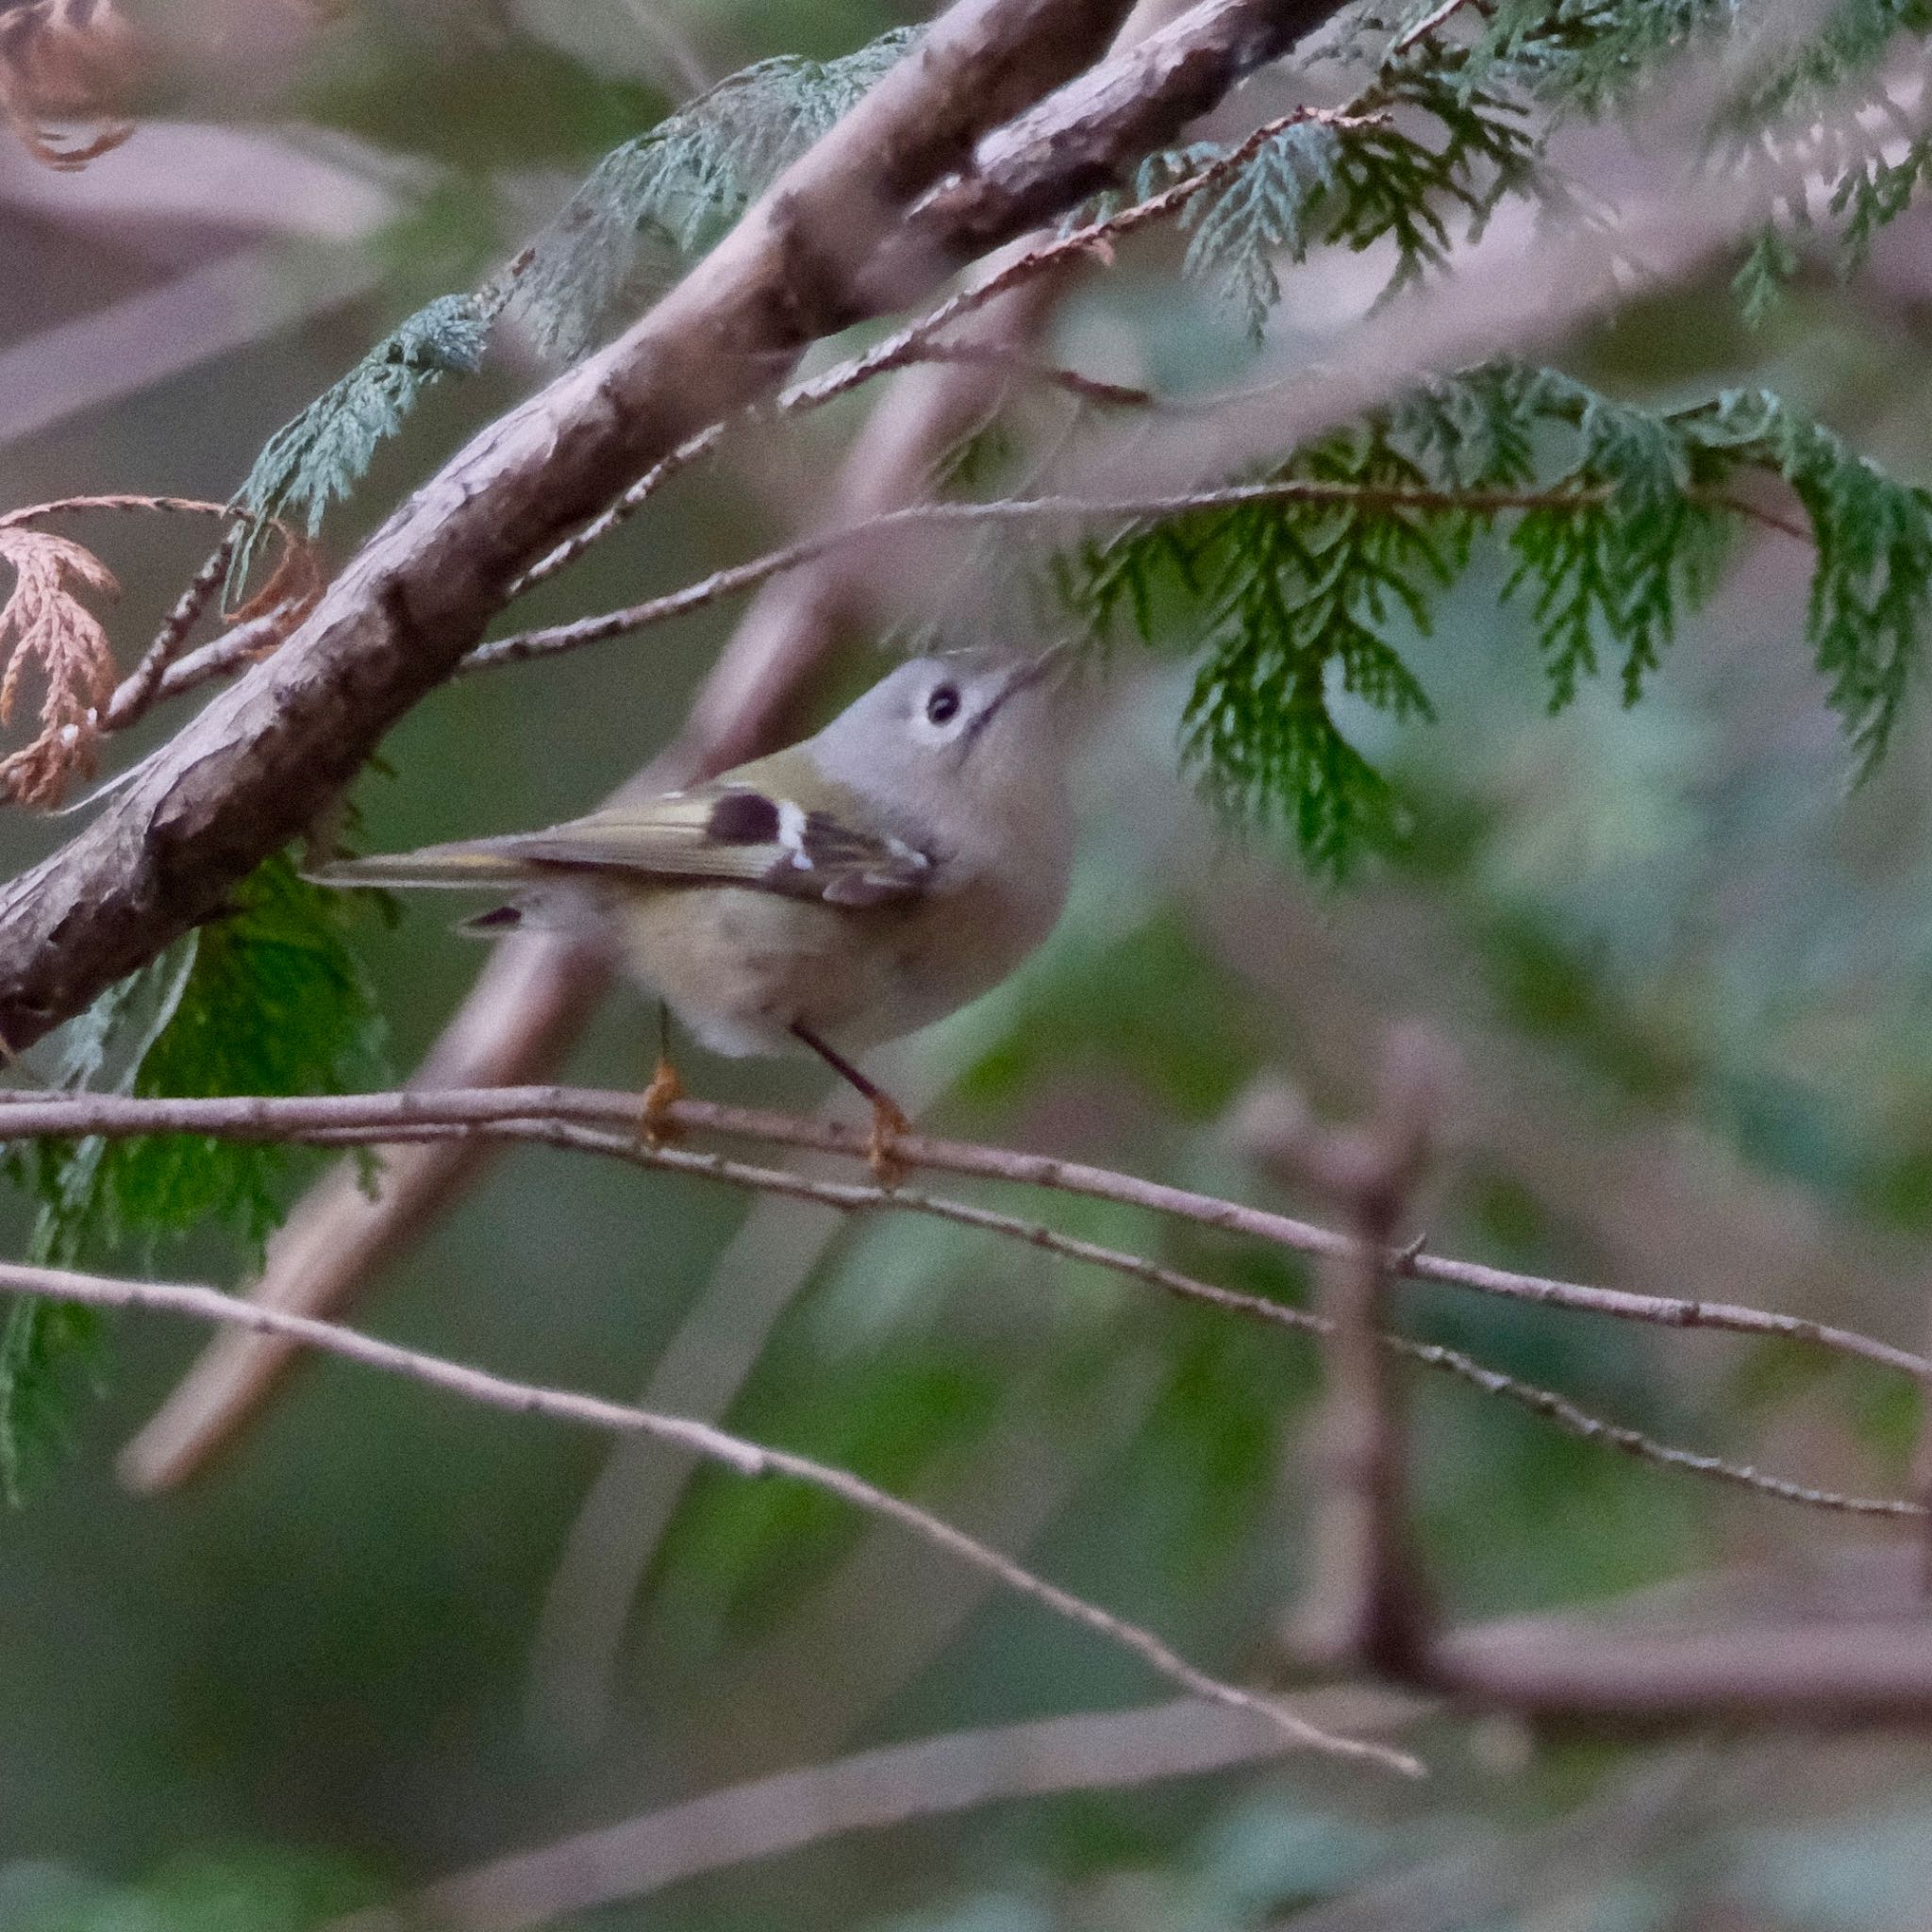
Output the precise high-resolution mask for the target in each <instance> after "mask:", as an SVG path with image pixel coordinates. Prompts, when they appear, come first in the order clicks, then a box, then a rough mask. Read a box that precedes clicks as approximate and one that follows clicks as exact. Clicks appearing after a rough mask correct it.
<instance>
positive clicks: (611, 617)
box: [459, 458, 1811, 672]
mask: <svg viewBox="0 0 1932 1932" xmlns="http://www.w3.org/2000/svg"><path fill="white" fill-rule="evenodd" d="M670 460H671V458H666V461H667V462H669V461H670ZM645 480H646V481H647V482H648V481H650V480H651V479H650V478H648V477H647V478H646V479H645ZM1609 493H1610V491H1609V487H1608V486H1607V485H1605V486H1593V487H1585V488H1576V487H1573V486H1565V485H1559V486H1557V487H1555V488H1551V489H1541V490H1538V489H1523V490H1448V489H1432V488H1427V487H1424V486H1420V485H1418V486H1394V485H1389V486H1384V485H1379V484H1377V485H1364V484H1358V483H1344V482H1330V481H1327V480H1325V479H1317V478H1311V477H1299V476H1294V477H1282V478H1277V479H1275V480H1274V481H1271V482H1262V483H1236V484H1229V485H1227V486H1225V487H1224V488H1220V489H1212V490H1194V491H1183V492H1180V493H1177V494H1171V495H1163V496H1141V497H1131V496H1129V497H1080V496H1022V497H1002V498H994V499H992V500H991V501H987V502H967V503H959V502H941V503H920V504H908V505H907V506H906V507H905V508H902V509H896V510H888V511H886V512H885V513H883V514H882V515H879V516H875V517H873V518H871V519H869V520H868V521H866V522H864V523H858V524H849V525H841V527H839V528H837V529H833V530H825V531H822V532H820V533H818V534H816V535H814V536H810V537H807V538H804V539H802V540H800V541H798V542H795V543H787V544H784V545H782V546H780V547H779V548H778V549H775V550H769V551H767V552H766V553H765V554H764V555H763V556H762V557H754V558H749V559H748V560H747V561H745V562H743V563H736V564H731V565H728V566H727V567H726V568H725V569H724V570H719V571H713V572H712V573H711V575H709V576H708V577H703V578H701V579H700V580H699V581H698V582H696V583H694V584H687V585H686V586H685V587H684V588H683V589H682V590H679V591H667V592H666V593H665V594H664V595H663V596H661V597H652V598H648V599H646V600H645V601H644V602H643V603H641V604H632V605H628V606H626V607H625V608H624V609H622V610H611V611H607V612H604V613H602V614H600V615H598V616H595V617H582V618H577V619H575V621H573V622H572V623H569V624H558V625H546V626H545V627H544V628H542V629H541V630H526V631H519V632H517V633H515V634H514V635H513V636H510V637H507V638H498V639H496V640H494V641H491V642H490V643H487V644H479V645H477V646H476V648H475V650H473V651H471V652H470V653H469V654H468V655H467V656H466V657H465V658H463V660H462V663H461V665H460V667H459V668H460V669H461V670H463V671H465V672H472V671H487V670H490V669H492V668H494V667H495V666H497V665H500V664H517V663H523V662H525V661H526V660H527V659H529V658H545V657H551V656H554V655H555V654H557V653H558V652H560V651H574V650H577V649H579V648H580V647H581V646H583V645H585V644H594V643H601V642H603V641H605V640H607V639H609V638H615V637H624V636H627V635H629V634H630V633H632V632H635V631H640V630H647V629H649V628H650V627H651V626H652V625H658V624H665V623H668V622H669V621H670V620H671V619H673V618H676V617H683V616H686V615H688V614H689V613H690V612H691V611H693V610H701V609H703V608H705V607H706V606H707V605H709V604H715V603H717V602H719V601H720V600H721V599H723V598H725V597H731V596H735V595H737V593H738V592H739V591H748V590H751V589H752V588H754V587H755V586H756V585H758V584H762V583H764V582H766V581H767V580H768V579H769V578H772V577H775V576H778V575H782V574H783V573H784V572H786V571H790V570H796V569H798V568H799V567H800V566H801V565H802V564H808V563H813V562H815V561H817V559H818V558H821V557H824V555H825V554H826V553H827V552H828V551H831V550H834V549H838V548H841V547H842V546H844V545H847V544H855V543H865V542H875V541H880V540H881V539H884V538H888V537H891V536H894V535H896V534H898V533H899V532H901V531H904V530H908V529H923V528H952V527H971V526H973V525H981V524H1008V523H1017V524H1055V523H1064V524H1069V525H1078V524H1087V523H1105V522H1108V521H1116V522H1120V523H1123V524H1133V523H1141V522H1157V521H1161V520H1164V519H1166V518H1169V517H1181V516H1189V515H1191V514H1193V513H1195V512H1196V511H1200V510H1210V509H1228V508H1237V507H1239V506H1241V505H1243V504H1253V503H1311V504H1328V503H1348V504H1352V505H1355V506H1356V507H1357V508H1365V509H1391V510H1400V509H1455V510H1461V511H1465V512H1469V513H1472V514H1474V515H1479V516H1489V515H1495V514H1498V513H1500V512H1503V511H1507V510H1524V509H1551V508H1587V507H1588V506H1590V505H1591V504H1595V503H1601V502H1604V501H1606V500H1607V497H1608V495H1609ZM1699 500H1701V501H1708V502H1711V503H1713V504H1715V505H1717V506H1718V507H1719V508H1724V509H1727V510H1731V511H1734V512H1735V513H1736V514H1738V515H1740V516H1742V517H1745V518H1748V519H1749V520H1751V521H1752V522H1754V523H1757V524H1760V525H1763V526H1764V527H1766V528H1768V529H1773V530H1776V531H1777V532H1778V533H1779V534H1781V535H1783V536H1787V537H1790V538H1792V539H1794V540H1795V541H1799V542H1809V541H1810V536H1811V533H1810V532H1809V530H1807V528H1806V527H1805V526H1804V525H1801V524H1798V523H1795V522H1793V521H1791V520H1790V519H1789V518H1787V517H1784V516H1781V515H1779V514H1778V513H1777V512H1776V511H1774V510H1771V509H1767V508H1763V507H1762V506H1761V505H1758V504H1754V503H1751V502H1748V501H1746V500H1744V499H1742V498H1739V497H1734V496H1728V495H1707V496H1706V497H1703V498H1700V499H1699ZM572 541H575V539H573V540H572ZM559 554H560V551H559V552H555V553H553V555H559ZM545 560H546V562H547V561H548V559H545ZM559 567H560V566H559ZM534 581H536V577H535V575H534V573H533V574H532V575H531V576H530V577H529V578H527V579H525V582H526V583H529V582H534ZM520 588H521V587H520Z"/></svg>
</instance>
